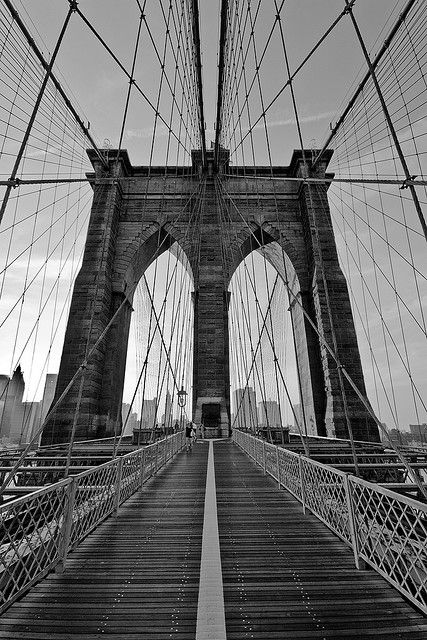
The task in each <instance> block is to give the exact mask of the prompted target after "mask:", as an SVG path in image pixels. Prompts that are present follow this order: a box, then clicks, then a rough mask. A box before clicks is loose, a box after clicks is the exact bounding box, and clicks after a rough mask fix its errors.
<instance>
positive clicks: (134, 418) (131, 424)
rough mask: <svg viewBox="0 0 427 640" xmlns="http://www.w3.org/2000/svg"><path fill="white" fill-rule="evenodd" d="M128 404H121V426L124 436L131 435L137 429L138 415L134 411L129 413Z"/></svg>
mask: <svg viewBox="0 0 427 640" xmlns="http://www.w3.org/2000/svg"><path fill="white" fill-rule="evenodd" d="M130 408H131V406H130V404H128V403H127V402H123V404H122V425H123V433H122V435H124V436H129V435H132V433H133V430H134V429H137V428H138V414H137V413H136V411H130Z"/></svg>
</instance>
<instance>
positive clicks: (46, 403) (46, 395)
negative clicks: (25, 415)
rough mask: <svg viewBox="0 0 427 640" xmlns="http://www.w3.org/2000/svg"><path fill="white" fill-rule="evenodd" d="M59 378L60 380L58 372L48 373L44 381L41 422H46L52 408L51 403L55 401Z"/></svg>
mask: <svg viewBox="0 0 427 640" xmlns="http://www.w3.org/2000/svg"><path fill="white" fill-rule="evenodd" d="M57 380H58V374H57V373H48V374H47V375H46V380H45V383H44V390H43V397H42V400H41V407H40V421H41V423H43V422H44V419H45V418H46V416H47V414H48V411H49V409H50V405H51V404H52V402H53V398H54V396H55V389H56V382H57Z"/></svg>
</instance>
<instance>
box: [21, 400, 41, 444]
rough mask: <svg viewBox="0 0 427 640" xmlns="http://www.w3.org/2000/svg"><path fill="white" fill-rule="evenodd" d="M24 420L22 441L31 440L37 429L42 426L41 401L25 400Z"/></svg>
mask: <svg viewBox="0 0 427 640" xmlns="http://www.w3.org/2000/svg"><path fill="white" fill-rule="evenodd" d="M22 404H23V409H24V421H23V430H22V438H21V442H22V443H24V442H25V443H27V442H31V440H32V438H33V436H35V434H36V431H37V430H38V429H39V428H40V410H41V402H23V403H22Z"/></svg>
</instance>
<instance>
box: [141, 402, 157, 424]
mask: <svg viewBox="0 0 427 640" xmlns="http://www.w3.org/2000/svg"><path fill="white" fill-rule="evenodd" d="M156 415H157V398H153V400H149V399H147V398H144V399H143V401H142V412H141V429H152V428H153V427H154V426H155V424H156Z"/></svg>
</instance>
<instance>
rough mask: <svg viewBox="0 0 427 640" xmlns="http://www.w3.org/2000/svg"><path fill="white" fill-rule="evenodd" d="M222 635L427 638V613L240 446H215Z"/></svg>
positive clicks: (230, 638)
mask: <svg viewBox="0 0 427 640" xmlns="http://www.w3.org/2000/svg"><path fill="white" fill-rule="evenodd" d="M215 469H216V489H217V509H218V524H219V532H220V545H221V561H222V575H223V584H224V599H225V615H226V625H227V639H228V640H238V639H239V640H240V639H243V638H245V639H248V638H254V639H256V640H264V639H265V640H267V639H268V640H274V639H275V638H282V639H286V638H305V639H311V638H319V639H322V638H335V639H337V638H339V639H341V638H342V639H344V638H345V639H346V640H347V639H355V638H358V639H362V638H363V639H364V640H365V639H369V638H377V640H378V639H379V638H387V639H389V638H390V639H395V638H408V639H409V638H411V639H412V638H418V639H419V640H422V639H423V638H424V639H425V638H427V620H425V618H424V617H423V616H422V615H421V614H419V613H417V612H415V611H414V609H413V608H412V606H410V605H408V604H406V603H405V602H404V601H403V599H402V598H401V596H400V595H399V593H398V592H397V591H396V590H394V589H393V588H392V587H390V586H389V585H388V584H387V583H386V582H385V581H384V580H383V579H382V578H381V577H380V576H378V574H376V573H375V572H374V571H371V570H365V571H357V570H356V569H355V567H354V561H353V554H352V552H351V550H350V549H349V548H348V547H346V546H345V545H344V544H343V543H342V542H341V541H340V540H339V539H338V538H337V537H336V536H335V535H334V534H333V533H331V532H330V531H329V529H328V528H327V527H325V526H324V525H323V524H322V523H321V522H320V521H319V520H317V518H315V517H314V516H313V515H310V514H307V515H303V513H302V508H301V505H300V504H299V503H298V502H297V501H296V500H295V499H294V498H293V497H292V496H291V495H290V494H289V493H288V492H286V491H283V490H282V491H279V490H278V489H277V483H276V482H275V481H274V480H272V479H271V478H270V477H265V476H264V475H263V473H262V470H261V469H260V468H259V467H256V466H255V464H254V463H253V462H252V461H251V460H250V459H249V458H248V457H247V456H246V455H245V454H243V453H242V452H241V451H240V450H239V449H238V448H237V447H230V446H229V445H227V444H223V443H217V444H216V445H215Z"/></svg>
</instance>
